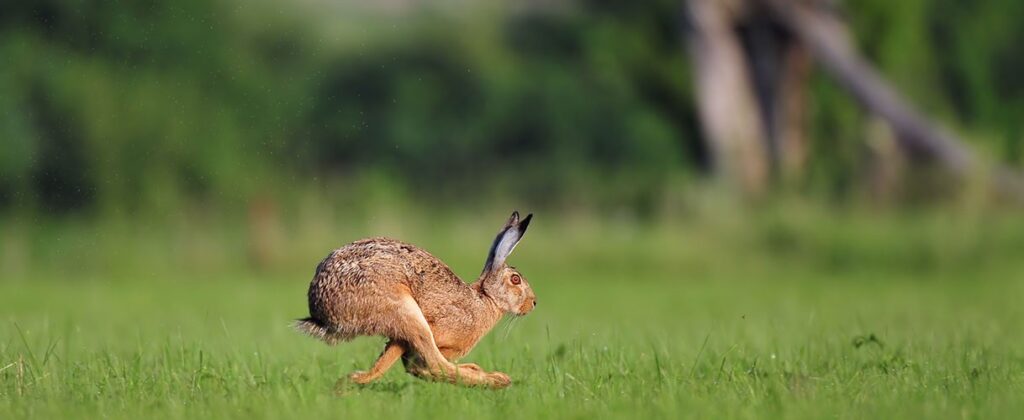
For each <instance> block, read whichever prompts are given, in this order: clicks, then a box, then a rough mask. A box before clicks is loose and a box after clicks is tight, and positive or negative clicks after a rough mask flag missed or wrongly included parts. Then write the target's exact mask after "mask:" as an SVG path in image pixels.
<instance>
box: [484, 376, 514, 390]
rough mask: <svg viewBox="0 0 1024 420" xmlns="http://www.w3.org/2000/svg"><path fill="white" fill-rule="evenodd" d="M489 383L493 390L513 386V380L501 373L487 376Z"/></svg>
mask: <svg viewBox="0 0 1024 420" xmlns="http://www.w3.org/2000/svg"><path fill="white" fill-rule="evenodd" d="M487 382H488V385H490V387H491V388H504V387H507V386H509V385H511V384H512V378H510V377H509V376H508V375H506V374H504V373H501V372H491V373H488V374H487Z"/></svg>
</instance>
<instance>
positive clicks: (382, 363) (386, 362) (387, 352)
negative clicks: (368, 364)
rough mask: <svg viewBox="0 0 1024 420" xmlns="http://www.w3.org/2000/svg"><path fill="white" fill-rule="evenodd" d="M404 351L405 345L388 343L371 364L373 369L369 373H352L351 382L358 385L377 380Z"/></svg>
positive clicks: (395, 342)
mask: <svg viewBox="0 0 1024 420" xmlns="http://www.w3.org/2000/svg"><path fill="white" fill-rule="evenodd" d="M405 351H406V345H405V344H404V343H402V342H401V341H398V340H391V341H388V344H387V345H386V346H385V347H384V351H383V352H381V354H380V357H379V358H378V359H377V362H376V363H374V364H373V367H372V368H370V370H369V371H358V372H353V373H352V374H351V375H349V378H351V379H352V382H355V383H357V384H360V385H364V384H368V383H370V382H372V381H374V380H376V379H377V378H379V377H381V375H384V373H385V372H387V371H388V369H391V365H394V364H395V361H396V360H398V358H399V357H402V354H404V353H405Z"/></svg>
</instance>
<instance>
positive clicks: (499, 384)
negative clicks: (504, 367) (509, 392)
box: [441, 347, 512, 388]
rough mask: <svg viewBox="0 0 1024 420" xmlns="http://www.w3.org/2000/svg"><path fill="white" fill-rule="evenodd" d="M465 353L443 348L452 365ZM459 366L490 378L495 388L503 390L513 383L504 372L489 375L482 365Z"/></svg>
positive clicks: (442, 352)
mask: <svg viewBox="0 0 1024 420" xmlns="http://www.w3.org/2000/svg"><path fill="white" fill-rule="evenodd" d="M465 353H466V350H462V349H456V348H451V347H443V348H441V354H442V355H444V358H445V359H448V360H450V361H451V362H452V363H454V362H455V360H456V359H458V358H459V357H461V356H462V355H464V354H465ZM458 366H459V369H468V370H473V371H476V372H480V373H481V374H484V375H487V376H488V377H490V380H491V382H493V383H494V384H495V385H492V386H494V387H495V388H503V387H505V386H508V385H509V384H511V383H512V378H509V376H508V375H506V374H504V373H502V372H490V373H488V372H487V371H485V370H484V369H483V368H482V367H480V365H478V364H476V363H459V364H458Z"/></svg>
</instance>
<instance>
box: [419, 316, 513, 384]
mask: <svg viewBox="0 0 1024 420" xmlns="http://www.w3.org/2000/svg"><path fill="white" fill-rule="evenodd" d="M403 306H404V309H405V310H404V311H403V319H404V322H403V323H402V325H401V329H402V330H403V331H402V332H403V335H404V336H405V337H404V338H405V339H406V340H407V341H408V342H409V344H410V345H411V346H412V349H413V350H415V351H416V353H418V356H419V357H418V359H419V360H414V361H411V362H409V359H408V358H407V365H406V369H407V370H408V371H409V373H412V374H413V375H416V376H418V377H420V378H423V379H430V380H441V381H446V382H451V383H459V384H464V385H482V386H490V387H494V388H501V387H504V386H507V385H508V384H509V381H508V377H507V376H504V377H500V376H495V375H488V374H487V373H486V372H483V371H482V370H478V369H473V368H468V367H460V366H457V365H455V364H454V363H452V362H450V361H448V359H446V358H445V357H444V355H443V354H441V351H440V350H438V348H437V344H436V343H435V342H434V334H433V332H431V330H430V324H428V323H427V319H426V318H425V317H424V316H423V311H421V310H420V307H419V305H417V304H416V301H415V300H413V299H412V297H409V296H407V297H406V298H405V304H404V305H403Z"/></svg>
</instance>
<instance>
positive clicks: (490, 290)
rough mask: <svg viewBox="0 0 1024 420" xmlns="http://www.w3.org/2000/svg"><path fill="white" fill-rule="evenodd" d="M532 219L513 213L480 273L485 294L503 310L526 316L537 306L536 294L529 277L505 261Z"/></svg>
mask: <svg viewBox="0 0 1024 420" xmlns="http://www.w3.org/2000/svg"><path fill="white" fill-rule="evenodd" d="M531 218H533V215H532V214H529V215H527V216H526V218H524V219H523V220H522V221H520V220H519V212H518V211H516V212H512V217H510V218H509V219H508V222H506V223H505V226H504V227H502V228H501V231H500V232H498V237H496V238H494V244H492V245H491V252H490V253H488V254H487V263H485V264H484V271H483V273H481V274H480V277H481V281H482V282H483V283H482V285H483V291H484V293H485V294H487V296H489V297H490V298H491V299H494V302H495V303H497V304H498V306H499V307H500V308H501V309H502V310H504V311H505V312H511V313H513V314H516V315H526V314H527V313H529V312H530V311H532V310H533V308H534V307H535V306H537V296H536V295H534V294H533V289H531V288H530V283H527V282H526V277H523V275H522V273H520V272H519V270H516V268H515V267H511V266H509V265H508V264H506V263H505V259H506V258H508V255H509V254H511V253H512V250H513V249H515V247H516V244H518V243H519V240H520V239H522V238H523V234H524V233H526V227H527V226H529V225H530V219H531Z"/></svg>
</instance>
